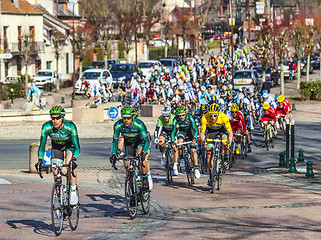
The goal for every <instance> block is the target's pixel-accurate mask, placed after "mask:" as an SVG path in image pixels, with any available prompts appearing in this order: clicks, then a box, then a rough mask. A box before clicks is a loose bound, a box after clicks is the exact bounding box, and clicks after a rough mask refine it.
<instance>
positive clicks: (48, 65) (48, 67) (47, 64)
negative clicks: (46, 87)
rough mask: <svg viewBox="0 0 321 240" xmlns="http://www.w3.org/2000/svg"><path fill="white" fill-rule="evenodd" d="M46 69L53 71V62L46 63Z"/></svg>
mask: <svg viewBox="0 0 321 240" xmlns="http://www.w3.org/2000/svg"><path fill="white" fill-rule="evenodd" d="M46 69H51V61H47V62H46Z"/></svg>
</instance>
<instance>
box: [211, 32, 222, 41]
mask: <svg viewBox="0 0 321 240" xmlns="http://www.w3.org/2000/svg"><path fill="white" fill-rule="evenodd" d="M221 38H222V39H223V38H224V33H216V35H215V36H214V37H213V39H214V40H221Z"/></svg>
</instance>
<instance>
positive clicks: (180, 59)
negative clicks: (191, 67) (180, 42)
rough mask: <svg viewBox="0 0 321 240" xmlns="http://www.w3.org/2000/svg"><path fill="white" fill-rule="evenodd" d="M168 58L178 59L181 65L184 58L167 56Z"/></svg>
mask: <svg viewBox="0 0 321 240" xmlns="http://www.w3.org/2000/svg"><path fill="white" fill-rule="evenodd" d="M166 58H169V59H176V60H177V62H178V64H179V65H181V64H182V58H181V57H180V56H167V57H166Z"/></svg>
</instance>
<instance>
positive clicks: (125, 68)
mask: <svg viewBox="0 0 321 240" xmlns="http://www.w3.org/2000/svg"><path fill="white" fill-rule="evenodd" d="M137 70H138V69H137V66H136V65H135V64H129V63H119V64H113V65H112V66H111V68H110V69H109V72H110V73H111V75H112V76H113V83H114V87H115V88H116V87H118V85H119V84H121V82H122V81H125V83H126V84H127V85H128V83H130V80H131V78H132V76H133V73H137Z"/></svg>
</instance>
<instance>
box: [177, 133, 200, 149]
mask: <svg viewBox="0 0 321 240" xmlns="http://www.w3.org/2000/svg"><path fill="white" fill-rule="evenodd" d="M176 136H177V139H180V138H182V139H184V141H186V142H187V141H191V140H193V139H194V136H193V134H192V132H191V131H189V132H185V131H182V130H179V131H178V132H177V135H176ZM190 147H191V148H196V146H195V145H194V144H192V143H191V144H190Z"/></svg>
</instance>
